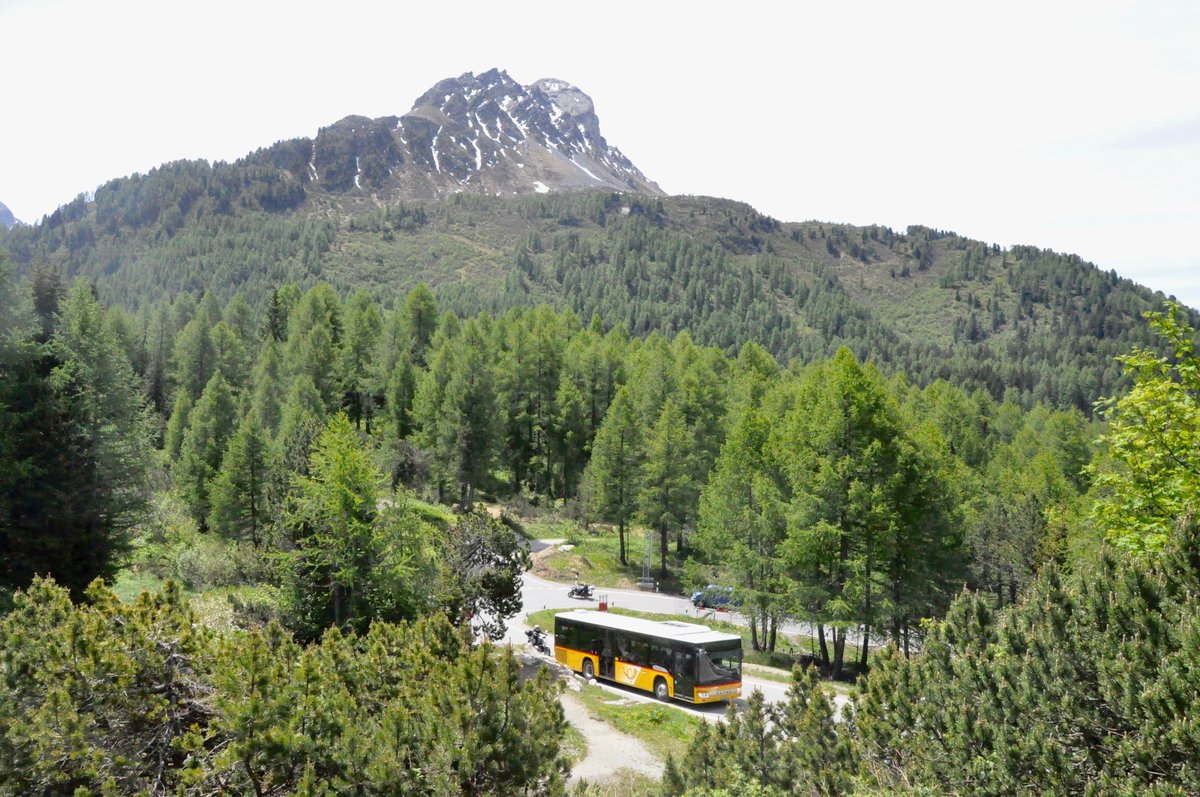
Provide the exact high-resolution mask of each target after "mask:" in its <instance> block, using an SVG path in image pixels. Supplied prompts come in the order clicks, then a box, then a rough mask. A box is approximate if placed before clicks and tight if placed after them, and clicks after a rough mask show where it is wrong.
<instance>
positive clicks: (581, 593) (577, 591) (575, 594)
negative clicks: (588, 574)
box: [567, 584, 592, 601]
mask: <svg viewBox="0 0 1200 797" xmlns="http://www.w3.org/2000/svg"><path fill="white" fill-rule="evenodd" d="M567 597H568V598H582V599H583V600H585V601H590V600H592V588H591V587H589V586H588V585H587V584H576V585H575V586H573V587H571V590H570V591H569V592H568V593H567Z"/></svg>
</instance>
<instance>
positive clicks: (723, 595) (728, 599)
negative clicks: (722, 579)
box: [692, 584, 742, 609]
mask: <svg viewBox="0 0 1200 797" xmlns="http://www.w3.org/2000/svg"><path fill="white" fill-rule="evenodd" d="M692 605H693V606H695V607H696V608H698V609H729V608H733V607H735V606H741V605H742V602H741V601H740V600H738V599H737V597H735V596H734V594H733V587H722V586H721V585H720V584H709V585H708V586H706V587H705V588H704V589H698V590H696V591H695V592H693V593H692Z"/></svg>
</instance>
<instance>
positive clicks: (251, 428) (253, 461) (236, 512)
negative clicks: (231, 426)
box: [208, 414, 270, 548]
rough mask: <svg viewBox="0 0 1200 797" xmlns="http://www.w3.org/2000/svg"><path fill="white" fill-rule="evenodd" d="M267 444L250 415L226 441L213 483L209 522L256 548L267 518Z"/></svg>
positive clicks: (260, 539) (232, 537) (226, 535)
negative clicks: (227, 442) (218, 469)
mask: <svg viewBox="0 0 1200 797" xmlns="http://www.w3.org/2000/svg"><path fill="white" fill-rule="evenodd" d="M268 456H269V447H268V445H267V439H266V436H265V435H264V433H263V430H262V429H260V428H259V426H258V423H257V421H256V420H255V418H254V416H253V415H251V414H248V415H246V416H245V417H244V418H243V419H242V422H241V423H240V424H239V425H238V430H237V432H236V433H235V434H234V435H233V437H232V438H230V440H229V445H228V447H227V448H226V449H225V456H224V457H223V458H222V459H221V469H220V471H219V473H218V474H217V476H216V479H215V480H214V482H213V485H212V492H211V496H210V504H211V506H212V509H211V510H210V513H209V519H208V525H209V528H211V529H212V530H213V531H215V532H217V533H218V534H220V535H222V536H224V537H228V538H230V539H238V540H249V542H250V544H251V545H253V546H254V547H255V548H257V547H258V546H259V545H260V543H261V542H262V537H263V533H264V531H265V529H266V528H267V527H268V526H269V523H270V519H269V516H268V514H267V495H268V491H267V487H268V481H269V480H268V473H269V470H270V466H269V461H268Z"/></svg>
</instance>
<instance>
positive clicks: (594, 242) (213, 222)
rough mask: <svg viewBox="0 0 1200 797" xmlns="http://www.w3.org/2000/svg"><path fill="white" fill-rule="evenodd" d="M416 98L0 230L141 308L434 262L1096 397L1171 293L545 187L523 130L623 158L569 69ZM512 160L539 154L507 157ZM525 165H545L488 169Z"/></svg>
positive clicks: (561, 155) (21, 257)
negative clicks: (400, 108)
mask: <svg viewBox="0 0 1200 797" xmlns="http://www.w3.org/2000/svg"><path fill="white" fill-rule="evenodd" d="M518 88H519V90H520V91H521V92H523V93H522V94H521V98H518V97H517V95H516V94H515V93H514V92H517V91H518ZM506 92H507V93H506ZM506 98H507V99H506ZM486 103H490V104H491V106H486ZM481 104H485V110H486V108H487V107H491V110H490V111H488V112H487V113H480V112H478V108H480V107H481ZM505 105H507V106H508V110H505V107H504V106H505ZM413 107H414V109H415V110H414V111H410V112H409V114H406V115H405V116H403V117H402V116H391V117H382V118H381V119H376V120H371V119H367V118H366V117H347V119H343V120H341V121H339V122H337V123H335V124H334V125H331V126H329V127H327V128H322V131H321V132H320V133H319V134H318V136H317V137H316V138H314V139H295V140H292V141H285V142H279V143H277V144H275V145H273V146H272V147H268V148H265V149H261V150H258V151H257V152H255V153H252V154H250V155H248V156H246V157H245V158H243V159H240V160H238V161H235V162H233V163H224V162H218V163H208V162H206V161H176V162H173V163H169V164H164V165H163V166H161V167H159V168H157V169H154V170H152V171H151V172H150V173H148V174H145V175H133V176H131V177H127V178H119V179H116V180H112V181H109V182H108V183H106V184H104V185H103V186H101V187H100V188H98V189H97V191H96V192H95V194H94V196H86V195H80V196H79V197H77V198H76V199H75V200H73V201H72V202H70V203H68V204H66V205H63V206H62V207H60V208H58V209H57V210H56V211H55V212H54V213H53V214H51V215H49V216H47V217H46V218H45V219H43V220H42V221H41V222H39V223H38V224H36V225H33V226H31V227H24V226H19V227H16V228H14V229H12V230H8V231H4V232H0V246H3V247H5V248H6V249H7V250H8V251H9V253H10V254H11V257H12V259H13V260H14V261H15V263H16V264H17V266H18V268H19V269H21V270H25V271H28V270H30V269H32V268H33V267H34V266H35V265H48V266H50V267H51V268H57V269H58V270H59V271H60V272H61V273H62V274H63V276H64V277H65V278H68V279H70V278H75V277H83V278H86V279H88V280H90V281H92V282H93V284H95V286H96V287H97V289H98V290H99V291H100V293H101V295H103V296H104V297H105V298H106V299H107V300H109V301H115V302H120V303H122V304H125V305H126V306H128V307H131V308H137V307H141V306H144V305H146V304H147V303H150V302H155V301H158V300H160V299H163V298H167V297H170V296H172V295H175V294H178V293H179V292H213V293H215V294H216V295H217V296H218V297H220V298H221V299H222V300H224V299H228V298H229V297H230V296H232V294H233V293H235V292H239V291H240V292H241V293H243V295H244V296H245V297H246V298H247V299H249V300H250V302H251V303H252V304H260V305H261V303H262V302H264V301H265V300H266V299H267V297H268V296H269V294H270V292H271V290H272V288H273V287H275V286H278V285H280V284H283V283H285V282H289V281H291V282H296V283H299V284H301V285H308V284H312V283H313V282H316V281H318V280H328V281H330V282H332V283H333V284H334V285H336V286H338V287H339V288H341V289H343V290H345V291H350V290H353V289H355V288H357V287H367V288H369V289H371V290H372V291H374V292H376V293H377V294H378V295H380V296H384V297H386V296H388V295H393V296H395V295H399V294H400V293H402V292H404V291H405V290H407V289H409V288H412V287H413V286H414V285H415V284H417V283H418V282H425V283H428V284H429V285H431V286H432V287H433V288H434V289H435V291H436V293H437V294H438V297H439V299H440V301H441V302H442V306H443V308H444V309H450V310H454V311H456V312H459V313H463V314H466V313H474V312H478V311H480V310H489V311H492V312H496V313H500V312H505V311H507V310H509V309H512V308H515V307H519V306H526V305H530V304H536V303H539V302H549V303H551V304H554V305H556V306H559V307H569V308H571V309H573V310H575V311H576V313H577V314H578V315H579V316H580V317H581V318H590V317H591V315H592V314H593V313H599V314H600V315H601V316H602V317H603V318H605V320H606V321H607V322H608V323H623V324H625V325H626V327H627V328H628V329H629V330H630V331H631V332H633V333H634V334H639V335H644V334H650V333H651V332H654V331H659V332H662V333H663V334H671V335H673V334H675V333H678V332H680V331H687V332H688V333H689V334H691V335H692V336H693V338H694V339H695V340H696V341H697V342H699V343H703V344H706V345H714V346H717V347H720V348H722V349H723V350H725V351H727V352H732V351H735V350H736V349H737V348H738V347H740V346H741V345H742V344H744V343H745V342H746V341H750V340H754V341H757V342H759V343H761V344H762V345H763V346H764V347H765V348H767V350H768V351H770V352H771V353H772V354H774V355H776V356H777V357H780V358H782V359H785V360H796V361H799V362H808V361H811V360H814V359H818V358H821V357H825V356H828V355H830V354H832V353H833V351H835V350H836V348H837V347H838V346H841V345H847V346H850V347H851V348H852V349H853V350H854V351H855V353H856V354H857V355H858V356H859V357H860V358H862V359H872V358H873V359H876V360H877V361H879V362H880V363H883V364H886V365H888V366H889V367H891V368H895V369H898V370H903V371H904V372H905V373H908V374H909V375H910V376H911V378H913V379H914V380H917V381H921V382H928V381H931V380H934V379H939V378H944V379H948V380H951V381H954V382H957V383H960V384H963V385H967V386H970V387H978V388H982V389H986V390H987V391H988V392H989V393H991V394H992V395H993V396H994V397H997V398H998V397H1001V396H1003V395H1005V394H1006V392H1007V391H1008V390H1010V389H1011V390H1013V391H1015V394H1014V395H1015V396H1016V397H1018V398H1020V399H1021V400H1027V399H1039V400H1046V401H1048V402H1049V403H1052V404H1056V405H1061V406H1076V407H1079V408H1081V409H1085V410H1088V409H1090V406H1091V402H1092V401H1094V400H1095V398H1097V397H1098V396H1102V395H1112V394H1113V393H1114V392H1115V391H1116V389H1117V388H1118V387H1119V386H1120V385H1121V384H1123V383H1122V376H1121V369H1120V367H1119V365H1118V364H1117V363H1116V362H1115V360H1114V358H1115V356H1116V355H1118V354H1122V353H1125V352H1127V351H1128V350H1129V349H1130V347H1131V346H1132V345H1152V344H1153V341H1152V340H1151V338H1150V336H1149V335H1148V333H1147V332H1146V326H1145V322H1144V320H1143V318H1142V315H1143V313H1145V312H1146V311H1148V310H1158V309H1161V307H1162V301H1163V298H1164V297H1163V296H1162V294H1161V293H1157V294H1156V293H1154V292H1152V291H1150V290H1149V289H1146V288H1144V287H1142V286H1138V285H1135V284H1134V283H1132V282H1131V281H1130V280H1127V279H1122V278H1119V277H1118V276H1117V275H1116V274H1115V273H1114V272H1105V271H1101V270H1100V269H1098V268H1096V267H1095V266H1094V265H1092V264H1090V263H1086V262H1084V261H1082V259H1080V258H1078V257H1075V256H1070V255H1060V254H1057V253H1053V252H1049V251H1048V250H1043V249H1038V248H1037V247H1011V248H1008V249H1002V248H1000V247H998V246H996V245H994V244H986V243H984V242H981V241H972V240H970V239H965V238H962V237H961V236H956V235H954V234H953V233H948V232H944V231H939V230H935V229H932V228H928V227H910V228H908V229H907V230H905V231H903V232H897V231H893V230H891V229H889V228H886V227H880V226H878V225H874V226H869V227H855V226H851V225H842V224H830V223H822V222H788V223H783V222H780V221H778V220H775V219H772V218H770V217H769V216H765V215H763V214H761V213H758V212H757V211H755V210H754V209H753V208H752V207H750V206H749V205H747V204H745V203H741V202H736V201H733V200H723V199H715V198H706V197H683V196H681V197H668V196H665V195H662V194H661V192H657V193H655V192H654V191H651V190H649V188H648V189H647V190H645V191H634V190H619V189H615V188H612V187H608V186H606V187H604V188H602V189H601V190H588V189H587V186H586V185H581V184H574V183H570V181H567V184H566V186H565V187H563V188H561V189H560V188H557V187H556V188H555V189H553V190H550V187H549V185H548V184H546V183H543V185H544V186H545V187H546V188H547V192H546V193H542V192H540V191H539V189H538V187H537V185H536V183H538V182H542V181H541V180H538V179H536V178H537V176H538V175H539V174H540V173H539V172H536V171H534V170H533V169H532V167H531V166H530V164H532V163H533V161H532V159H530V160H517V159H516V158H517V157H528V155H527V154H524V155H523V154H521V153H528V152H530V151H537V152H539V153H541V154H542V155H544V156H545V157H546V158H548V159H549V160H548V161H547V162H548V163H550V164H552V165H553V164H557V166H556V168H559V169H561V170H563V171H564V173H566V174H568V175H573V174H578V175H580V176H581V177H584V176H585V175H583V172H582V171H581V170H580V169H579V168H578V164H575V165H571V164H569V163H567V162H566V161H569V160H570V157H569V156H570V155H571V154H574V155H575V156H576V157H577V158H580V157H582V156H581V155H580V154H579V153H580V152H582V151H585V150H587V149H588V147H589V146H590V147H591V151H592V152H593V153H597V157H599V153H604V154H605V155H606V157H608V158H609V161H610V163H611V164H616V165H617V166H620V165H621V164H622V163H623V162H622V161H618V160H617V159H616V157H617V156H616V154H613V153H617V154H619V151H618V150H615V148H610V147H608V144H607V142H605V141H604V140H603V138H602V137H600V136H599V122H598V120H596V119H595V114H594V109H593V107H592V104H591V100H590V98H588V97H587V95H586V94H583V92H581V91H579V90H578V89H576V88H575V87H573V86H571V85H570V84H567V83H566V82H565V81H556V80H552V79H546V80H541V81H537V82H535V83H533V84H530V86H529V87H524V86H518V84H516V83H515V81H512V80H511V78H508V77H507V75H505V74H503V73H500V72H499V71H497V70H492V71H490V72H485V73H483V74H482V75H479V76H476V75H473V74H472V73H465V74H464V75H462V76H459V77H458V78H448V79H447V80H446V81H442V82H440V83H438V84H436V85H435V86H434V87H433V88H431V89H430V91H428V92H426V93H425V94H424V95H422V97H420V98H418V100H417V102H415V103H414V105H413ZM471 109H475V110H471ZM501 111H503V113H504V114H505V117H506V118H507V119H509V120H511V121H512V122H513V124H512V126H511V128H512V129H510V126H509V124H508V123H507V122H504V120H503V119H501V118H500V117H499V113H500V112H501ZM491 114H495V116H492V115H491ZM468 116H470V117H472V118H473V119H474V125H475V126H474V127H472V126H471V119H469V118H468ZM464 119H465V120H466V121H463V120H464ZM496 119H499V120H500V122H499V125H497V124H496V123H495V121H496ZM453 120H458V121H456V122H455V123H454V125H451V124H450V121H453ZM518 120H520V121H521V123H522V125H524V128H525V129H524V130H523V131H519V129H518V126H517V125H516V122H517V121H518ZM564 120H566V121H564ZM451 128H452V129H451ZM439 130H440V131H441V133H439V132H438V131H439ZM421 131H424V134H427V138H426V139H420V141H419V142H418V140H417V139H418V136H417V133H419V132H421ZM463 131H467V132H471V131H474V135H476V136H477V137H482V138H486V139H487V140H488V141H490V142H491V144H492V145H494V146H493V149H491V150H487V152H489V153H492V155H490V156H489V155H487V154H485V152H484V147H483V146H482V144H479V151H478V152H476V149H475V143H471V142H476V143H478V139H477V138H476V139H467V138H465V137H464V136H465V135H466V133H464V132H463ZM518 132H521V133H522V135H523V136H524V137H523V138H520V139H518V135H517V134H518ZM400 133H403V134H404V135H403V136H401V135H399V134H400ZM451 133H453V134H451ZM442 134H444V135H445V142H443V141H442V140H441V139H442ZM489 136H494V137H495V138H490V137H489ZM435 139H436V140H437V145H436V146H435V145H434V140H435ZM547 142H550V143H553V144H554V146H553V147H549V146H546V143H547ZM418 144H419V145H418ZM443 144H444V147H443ZM427 145H428V146H427ZM522 148H523V149H522ZM501 149H504V150H506V151H507V154H499V153H500V150H501ZM555 153H557V154H555ZM489 158H490V159H489ZM492 160H494V161H495V162H496V163H501V164H515V163H524V164H526V165H525V167H524V168H521V167H516V166H511V168H509V170H508V171H496V172H488V171H487V170H488V169H493V168H496V167H493V166H490V165H489V164H490V163H491V162H492ZM435 161H436V163H435ZM389 164H391V165H389ZM397 164H398V165H397ZM477 166H478V167H480V168H479V169H476V167H477ZM547 168H549V167H547ZM614 168H615V167H614ZM634 168H636V167H634ZM526 169H530V170H531V174H532V178H531V177H530V176H529V175H526V174H525V171H526ZM614 173H615V172H614ZM306 174H307V177H306V176H305V175H306ZM513 174H516V175H517V176H516V177H515V178H513V179H516V180H518V181H524V182H519V183H518V184H515V185H509V186H508V187H507V189H505V190H498V191H494V190H492V189H493V188H495V185H487V184H485V183H487V181H488V180H489V179H493V177H490V176H489V175H501V176H498V177H494V179H495V180H500V179H501V177H504V179H508V177H511V176H512V175H513ZM630 174H632V172H630ZM637 174H638V175H640V174H641V172H640V171H639V172H637ZM572 179H574V177H573V176H572ZM589 179H590V178H589ZM614 179H616V178H614ZM631 179H632V178H631ZM646 185H647V186H649V187H652V188H653V189H656V190H657V186H654V185H653V184H652V183H649V182H648V181H647V183H646ZM410 187H411V188H412V190H411V191H410V190H409V188H410ZM626 188H628V186H626ZM497 194H499V196H497Z"/></svg>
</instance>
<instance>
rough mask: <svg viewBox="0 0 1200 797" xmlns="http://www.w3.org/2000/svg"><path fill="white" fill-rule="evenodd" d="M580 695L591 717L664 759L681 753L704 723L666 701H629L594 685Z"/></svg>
mask: <svg viewBox="0 0 1200 797" xmlns="http://www.w3.org/2000/svg"><path fill="white" fill-rule="evenodd" d="M577 694H578V697H579V701H580V702H581V703H583V705H584V707H585V708H586V709H587V711H588V713H589V714H591V715H592V717H594V718H595V719H598V720H600V721H601V722H607V723H608V724H609V725H611V726H613V727H614V728H616V729H617V730H619V731H621V732H622V733H627V734H629V735H630V736H636V737H637V738H638V739H641V740H642V741H643V742H644V743H645V744H646V747H647V748H648V749H649V750H650V751H651V752H652V753H654V754H655V755H656V756H658V757H659V758H662V759H663V760H664V761H665V760H666V758H667V755H668V754H674V755H676V756H678V755H680V754H681V753H682V752H683V751H684V750H686V749H687V746H688V745H689V744H691V741H692V737H693V736H695V734H696V729H697V728H698V727H700V724H701V723H703V722H704V720H702V719H700V718H699V717H693V716H691V715H690V714H688V713H687V712H684V711H680V710H678V709H675V708H672V707H671V706H669V705H667V704H665V703H643V702H640V701H634V702H626V700H625V699H623V698H620V697H617V696H615V695H613V694H612V693H611V692H608V691H606V690H604V689H601V688H600V687H598V686H592V685H591V684H584V685H583V689H582V690H580V691H579V692H578V693H577Z"/></svg>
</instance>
